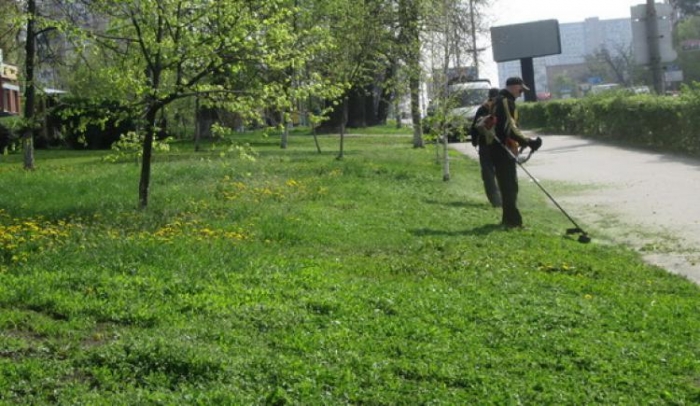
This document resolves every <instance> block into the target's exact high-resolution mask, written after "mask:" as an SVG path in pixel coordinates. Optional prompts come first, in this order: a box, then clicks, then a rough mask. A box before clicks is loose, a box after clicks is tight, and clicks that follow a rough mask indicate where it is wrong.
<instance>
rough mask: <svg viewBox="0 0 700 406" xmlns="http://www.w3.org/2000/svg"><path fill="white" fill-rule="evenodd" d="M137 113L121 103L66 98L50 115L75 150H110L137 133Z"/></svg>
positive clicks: (52, 121) (64, 140)
mask: <svg viewBox="0 0 700 406" xmlns="http://www.w3.org/2000/svg"><path fill="white" fill-rule="evenodd" d="M136 117H138V116H137V114H136V113H135V112H133V111H130V110H129V108H128V107H127V106H126V105H124V104H123V103H121V102H118V101H113V100H95V99H85V98H78V97H66V98H63V99H62V100H61V103H60V104H59V105H58V106H57V107H56V108H54V109H53V110H52V111H51V112H50V114H49V121H50V122H51V123H53V124H52V125H53V126H55V127H58V129H59V131H58V132H59V133H60V134H62V135H61V137H62V141H63V142H64V143H65V144H67V145H68V146H69V147H71V148H75V149H109V148H111V146H112V144H113V143H115V142H116V141H118V140H119V138H120V136H121V135H122V134H126V133H127V132H129V131H134V130H136V122H137V119H136Z"/></svg>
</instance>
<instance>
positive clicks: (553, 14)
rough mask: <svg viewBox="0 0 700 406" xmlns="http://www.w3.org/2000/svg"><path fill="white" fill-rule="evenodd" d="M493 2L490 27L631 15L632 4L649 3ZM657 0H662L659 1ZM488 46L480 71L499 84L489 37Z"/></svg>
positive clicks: (623, 0)
mask: <svg viewBox="0 0 700 406" xmlns="http://www.w3.org/2000/svg"><path fill="white" fill-rule="evenodd" d="M492 2H493V5H492V6H491V7H489V9H488V10H487V11H486V14H487V19H488V21H489V24H488V25H489V26H502V25H510V24H520V23H527V22H532V21H539V20H550V19H555V20H558V21H559V23H560V24H562V23H575V22H582V21H583V20H585V19H586V18H589V17H598V18H600V19H601V20H608V19H613V18H629V17H630V7H632V6H636V5H639V4H646V0H492ZM656 2H659V3H660V2H661V1H660V0H656ZM483 41H484V45H487V46H488V50H487V51H485V53H484V54H483V57H482V61H483V62H482V65H481V66H480V72H481V76H482V77H486V78H488V79H490V80H491V83H493V84H494V85H495V84H497V83H498V70H497V68H496V63H495V62H493V54H492V51H491V47H490V43H491V42H490V41H491V40H490V38H485V39H484V40H483Z"/></svg>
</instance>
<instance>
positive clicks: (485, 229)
mask: <svg viewBox="0 0 700 406" xmlns="http://www.w3.org/2000/svg"><path fill="white" fill-rule="evenodd" d="M494 231H505V230H504V229H503V227H502V226H501V225H500V224H485V225H483V226H480V227H477V228H473V229H471V230H435V229H430V228H419V229H416V230H411V234H413V235H414V236H416V237H426V236H447V237H456V236H467V235H472V236H484V235H487V234H491V233H492V232H494Z"/></svg>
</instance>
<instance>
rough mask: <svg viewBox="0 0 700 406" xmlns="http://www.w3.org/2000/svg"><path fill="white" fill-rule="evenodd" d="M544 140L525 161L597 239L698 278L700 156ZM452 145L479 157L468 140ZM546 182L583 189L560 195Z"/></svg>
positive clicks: (585, 141)
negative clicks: (699, 158) (630, 250)
mask: <svg viewBox="0 0 700 406" xmlns="http://www.w3.org/2000/svg"><path fill="white" fill-rule="evenodd" d="M542 140H543V146H542V148H541V149H540V150H539V151H538V152H537V153H535V155H533V157H532V159H531V160H530V161H528V162H527V163H526V164H525V167H526V168H527V169H528V171H529V172H530V173H531V174H532V175H533V176H535V177H536V178H537V180H538V181H539V182H540V183H541V184H542V186H544V187H545V188H546V189H547V190H548V191H550V193H552V194H553V195H554V196H555V198H556V199H557V202H559V203H560V204H561V205H562V206H563V207H564V208H565V210H566V211H567V212H568V213H570V214H571V215H572V216H573V217H574V219H575V220H576V222H577V223H579V224H580V225H581V226H582V227H583V228H584V229H585V230H586V231H588V232H589V234H591V235H592V236H593V238H594V240H593V241H594V242H595V241H596V239H599V237H600V236H603V237H605V238H606V239H610V240H612V241H614V242H618V243H619V242H622V243H626V244H629V245H630V246H632V247H633V248H635V249H637V250H639V251H640V253H641V254H642V256H643V257H644V259H645V260H646V261H647V262H649V263H652V264H655V265H658V266H660V267H662V268H664V269H667V270H668V271H670V272H674V273H677V274H680V275H684V276H686V277H687V278H688V279H690V280H692V281H694V282H696V283H700V160H691V159H687V158H681V157H677V156H674V155H669V154H660V153H652V152H643V151H639V150H635V149H629V148H621V147H616V146H611V145H607V144H603V143H600V142H596V141H593V140H589V139H585V138H580V137H575V136H563V135H545V136H542ZM450 145H451V146H452V147H453V148H455V149H457V150H459V151H461V152H463V153H465V154H466V155H468V156H470V157H472V158H474V159H478V156H477V154H476V150H475V149H474V148H473V147H472V146H471V144H467V143H460V144H450ZM518 172H519V175H520V177H521V182H526V181H530V179H529V178H528V177H527V175H526V174H525V173H524V172H523V171H521V170H519V171H518ZM547 181H561V182H566V183H570V184H577V185H583V186H584V187H581V188H578V187H577V188H573V189H575V190H573V191H571V192H565V193H564V194H563V195H561V194H560V193H554V192H552V188H551V187H547Z"/></svg>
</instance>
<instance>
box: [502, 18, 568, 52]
mask: <svg viewBox="0 0 700 406" xmlns="http://www.w3.org/2000/svg"><path fill="white" fill-rule="evenodd" d="M491 46H492V48H493V60H494V61H496V62H507V61H513V60H516V59H523V58H534V57H538V56H547V55H556V54H560V53H561V37H560V35H559V21H557V20H542V21H533V22H530V23H523V24H513V25H504V26H501V27H491Z"/></svg>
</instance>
